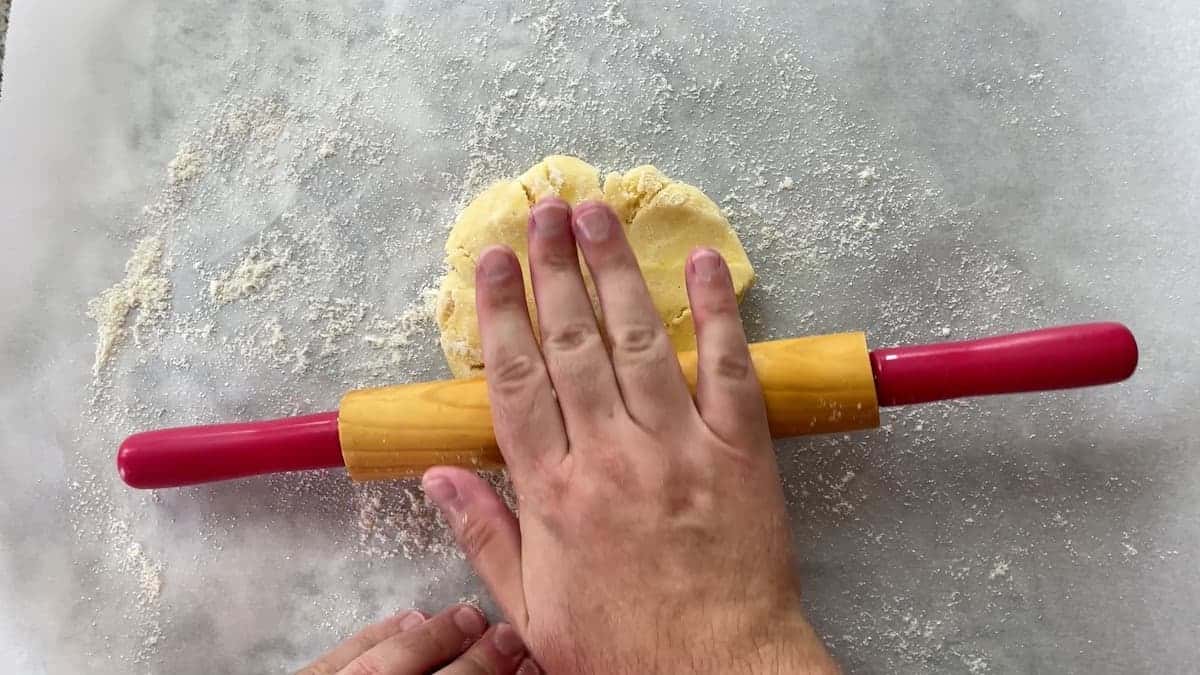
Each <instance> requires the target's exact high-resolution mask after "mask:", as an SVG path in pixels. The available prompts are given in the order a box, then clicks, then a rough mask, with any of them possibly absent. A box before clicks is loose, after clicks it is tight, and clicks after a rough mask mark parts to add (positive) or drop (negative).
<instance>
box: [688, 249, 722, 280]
mask: <svg viewBox="0 0 1200 675" xmlns="http://www.w3.org/2000/svg"><path fill="white" fill-rule="evenodd" d="M724 271H725V259H724V258H722V257H721V254H720V253H718V252H717V251H716V250H715V249H711V248H708V247H707V246H698V247H696V248H694V249H692V253H691V255H689V256H688V264H687V272H688V274H689V275H690V276H692V277H693V278H694V279H696V280H698V281H701V282H704V283H712V282H713V281H715V280H718V278H719V275H722V274H723V273H724Z"/></svg>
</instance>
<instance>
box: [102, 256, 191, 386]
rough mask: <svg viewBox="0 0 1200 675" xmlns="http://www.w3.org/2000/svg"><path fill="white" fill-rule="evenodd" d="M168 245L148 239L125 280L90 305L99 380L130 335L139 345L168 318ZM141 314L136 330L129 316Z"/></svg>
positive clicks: (129, 263)
mask: <svg viewBox="0 0 1200 675" xmlns="http://www.w3.org/2000/svg"><path fill="white" fill-rule="evenodd" d="M163 256H164V244H163V240H162V239H160V238H159V237H147V238H145V239H143V240H141V241H140V242H138V244H137V246H136V247H135V248H134V250H133V255H132V256H131V257H130V258H129V260H128V261H127V262H126V263H125V278H124V279H122V280H121V281H119V282H117V283H116V284H114V285H113V286H111V287H109V288H107V289H105V290H104V291H102V292H101V293H100V295H99V296H97V297H96V298H94V299H93V300H92V301H91V302H89V303H88V311H87V313H88V316H89V317H90V318H92V319H94V320H95V321H96V356H95V359H94V360H93V361H92V374H93V375H94V376H97V377H99V375H100V372H101V370H103V369H104V366H105V365H107V364H108V361H109V359H110V358H112V355H113V353H114V352H115V351H116V350H117V348H118V347H120V346H121V344H122V343H123V342H124V340H125V338H126V336H127V335H128V334H129V333H132V334H133V338H134V340H135V341H138V340H139V339H140V338H141V337H142V334H143V332H144V331H145V330H146V329H147V328H149V327H150V326H151V325H152V324H153V323H154V322H156V321H160V320H161V319H163V318H164V317H165V316H166V313H167V310H168V309H169V307H170V303H171V282H170V280H169V279H168V278H167V276H166V274H165V273H164V271H163ZM135 310H136V311H137V315H136V317H135V319H134V320H133V323H132V326H130V327H127V326H126V324H127V323H128V319H129V314H130V313H131V312H134V311H135Z"/></svg>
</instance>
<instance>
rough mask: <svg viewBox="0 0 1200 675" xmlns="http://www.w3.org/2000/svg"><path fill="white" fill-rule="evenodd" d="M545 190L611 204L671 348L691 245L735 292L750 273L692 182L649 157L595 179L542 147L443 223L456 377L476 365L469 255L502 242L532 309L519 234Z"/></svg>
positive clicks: (442, 309) (443, 319)
mask: <svg viewBox="0 0 1200 675" xmlns="http://www.w3.org/2000/svg"><path fill="white" fill-rule="evenodd" d="M549 196H557V197H560V198H562V199H564V200H566V201H567V202H568V203H570V204H571V205H575V204H578V203H579V202H582V201H587V200H591V199H603V200H604V201H605V202H608V204H609V205H610V206H612V207H613V210H615V211H616V212H617V215H618V216H619V217H620V219H621V223H622V224H623V225H624V227H625V233H626V236H627V237H628V239H629V242H630V244H631V245H632V246H633V250H634V252H635V253H636V254H637V258H638V264H639V265H640V266H641V268H642V274H643V275H644V276H645V277H646V285H647V286H648V287H649V288H650V295H651V296H652V297H653V299H654V306H655V308H656V309H657V310H658V315H659V316H660V317H662V320H663V324H664V325H665V326H666V329H667V334H668V335H670V337H671V342H672V343H673V344H674V346H675V350H676V351H688V350H692V349H695V347H696V334H695V328H694V327H693V326H692V317H691V310H689V309H688V301H687V290H686V288H685V286H684V278H683V266H684V262H685V261H686V260H687V256H688V254H689V253H690V252H691V250H692V249H693V248H695V247H696V246H709V247H712V248H714V249H716V250H718V251H720V252H721V255H722V256H724V258H725V260H726V261H727V262H728V264H729V270H730V272H731V273H732V275H733V287H734V291H735V292H736V293H737V296H738V299H739V300H740V299H741V297H742V294H743V293H744V292H745V290H746V289H747V288H749V287H750V284H751V283H752V282H753V281H754V269H753V268H752V267H751V266H750V260H749V259H748V258H747V257H746V251H745V250H744V249H743V248H742V243H741V242H740V241H738V238H737V235H736V234H735V233H734V232H733V230H732V229H731V228H730V227H729V222H728V221H727V220H725V216H723V215H722V214H721V210H720V208H718V207H717V205H716V204H714V203H713V201H712V200H711V199H709V198H708V197H707V196H705V194H704V193H703V192H701V191H700V190H698V189H696V188H694V187H692V186H691V185H687V184H685V183H679V182H675V181H673V180H671V179H670V178H668V177H666V176H665V175H663V174H662V172H660V171H659V170H658V169H656V168H654V167H653V166H639V167H637V168H635V169H632V170H630V171H628V172H626V173H625V174H623V175H622V174H617V173H612V174H609V175H608V177H607V178H605V180H604V185H603V187H601V184H600V174H599V172H598V171H597V170H596V168H595V167H593V166H591V165H590V164H587V163H586V162H583V161H582V160H579V159H576V158H575V157H567V156H561V155H558V156H551V157H547V158H546V159H544V160H542V161H541V162H539V163H538V164H536V165H534V167H533V168H531V169H529V170H528V171H526V172H525V173H524V174H522V175H521V176H520V177H519V178H517V179H516V180H511V181H502V182H499V183H496V184H495V185H493V186H491V187H490V188H488V189H487V190H484V191H483V193H482V194H480V195H479V196H478V197H476V198H475V199H474V200H473V201H472V202H471V203H470V204H468V205H467V207H466V208H465V209H463V211H462V213H461V214H459V216H458V220H457V221H455V223H454V227H453V228H452V229H451V230H450V238H449V239H448V240H447V241H446V264H447V266H448V268H449V269H448V271H447V273H446V276H445V278H443V279H442V286H441V290H440V291H439V293H438V308H437V322H438V327H439V328H441V333H442V350H443V351H444V352H445V354H446V362H447V363H449V365H450V370H451V371H452V372H453V373H454V375H455V377H471V376H475V375H480V374H482V372H483V365H484V364H483V352H482V349H481V348H480V341H479V325H478V319H477V315H476V313H475V263H476V261H477V260H478V259H479V253H480V252H481V251H482V250H483V249H484V248H485V247H487V246H489V245H491V244H506V245H508V246H509V247H511V248H512V249H513V251H515V252H516V254H517V257H518V258H519V259H520V260H521V267H522V268H523V270H524V275H525V290H526V297H527V298H528V301H529V312H530V316H531V317H534V318H535V319H536V316H537V314H536V308H535V307H534V304H533V293H532V289H531V286H530V281H529V264H528V246H527V244H526V239H525V237H526V228H527V223H528V220H529V209H530V207H531V206H532V205H533V203H534V202H536V201H537V200H538V199H541V198H543V197H549ZM584 274H585V279H586V281H587V285H588V292H589V293H590V294H591V296H592V304H593V306H594V307H597V308H598V307H599V305H598V304H597V302H596V295H595V291H594V289H593V288H592V284H591V279H590V277H589V276H587V268H586V266H585V267H584ZM598 313H599V312H597V314H598ZM534 325H535V326H536V325H537V322H536V320H535V321H534Z"/></svg>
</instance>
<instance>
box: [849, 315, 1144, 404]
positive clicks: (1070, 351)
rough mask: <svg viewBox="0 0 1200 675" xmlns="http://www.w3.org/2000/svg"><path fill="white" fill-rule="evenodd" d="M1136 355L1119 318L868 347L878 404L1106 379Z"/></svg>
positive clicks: (1133, 364)
mask: <svg viewBox="0 0 1200 675" xmlns="http://www.w3.org/2000/svg"><path fill="white" fill-rule="evenodd" d="M1137 361H1138V348H1137V342H1136V341H1134V338H1133V333H1131V332H1129V329H1128V328H1126V327H1125V326H1122V325H1121V324H1119V323H1088V324H1080V325H1076V326H1061V327H1058V328H1046V329H1043V330H1035V331H1030V332H1028V333H1016V334H1014V335H1003V336H1000V337H993V338H984V339H982V340H969V341H966V342H945V343H942V344H933V345H919V346H914V347H892V348H890V349H877V350H875V351H873V352H871V369H872V370H873V371H874V372H875V393H876V395H877V396H878V399H879V405H881V406H893V405H909V404H913V403H927V402H929V401H942V400H945V399H952V398H963V397H965V396H987V395H990V394H1013V393H1018V392H1026V391H1045V390H1051V389H1068V388H1071V387H1090V386H1094V385H1098V384H1110V383H1112V382H1120V381H1121V380H1124V379H1126V378H1128V377H1129V376H1130V375H1132V374H1133V371H1134V369H1135V368H1137Z"/></svg>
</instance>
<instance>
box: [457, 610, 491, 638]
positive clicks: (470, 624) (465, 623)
mask: <svg viewBox="0 0 1200 675" xmlns="http://www.w3.org/2000/svg"><path fill="white" fill-rule="evenodd" d="M454 625H455V626H458V629H459V630H461V631H462V632H464V633H466V634H467V635H472V636H475V635H482V634H483V631H484V630H485V629H486V628H487V626H485V625H484V622H483V616H482V615H481V614H480V613H479V612H478V611H477V610H474V609H471V608H470V607H460V608H459V609H458V611H456V612H454Z"/></svg>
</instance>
